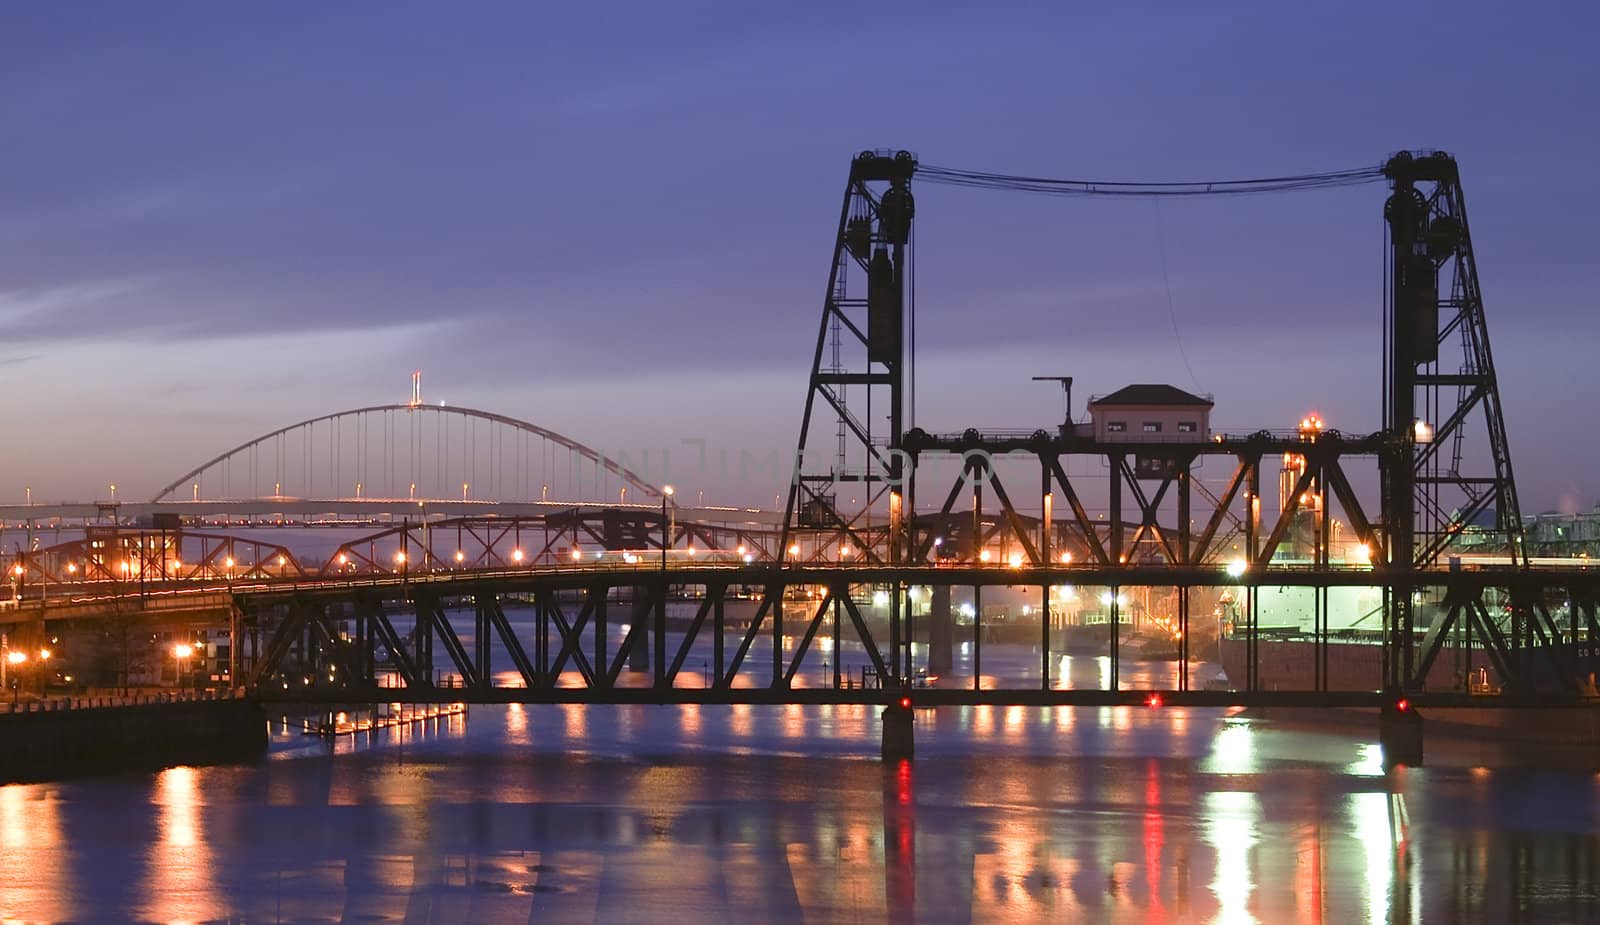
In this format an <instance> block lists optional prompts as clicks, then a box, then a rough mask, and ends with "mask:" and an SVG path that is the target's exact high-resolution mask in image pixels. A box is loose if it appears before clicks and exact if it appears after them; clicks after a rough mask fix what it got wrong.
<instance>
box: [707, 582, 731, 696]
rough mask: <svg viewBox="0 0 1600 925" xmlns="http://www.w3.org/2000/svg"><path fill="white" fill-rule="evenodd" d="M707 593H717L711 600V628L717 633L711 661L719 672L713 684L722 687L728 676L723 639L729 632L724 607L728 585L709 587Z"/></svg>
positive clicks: (713, 639) (712, 645)
mask: <svg viewBox="0 0 1600 925" xmlns="http://www.w3.org/2000/svg"><path fill="white" fill-rule="evenodd" d="M706 593H707V594H715V595H716V597H715V598H713V599H712V602H711V628H712V629H713V630H714V631H715V632H716V635H715V636H714V637H713V638H712V640H711V663H712V666H713V667H714V668H716V672H717V673H716V675H715V676H714V677H715V681H714V683H713V686H714V687H721V686H722V679H723V678H725V677H727V676H728V666H727V658H726V653H725V649H724V646H725V645H726V640H724V639H723V634H724V633H726V632H727V626H726V621H725V620H724V614H723V609H722V605H723V601H724V600H725V599H726V598H727V596H728V586H727V585H726V584H723V585H719V586H716V587H707V588H706Z"/></svg>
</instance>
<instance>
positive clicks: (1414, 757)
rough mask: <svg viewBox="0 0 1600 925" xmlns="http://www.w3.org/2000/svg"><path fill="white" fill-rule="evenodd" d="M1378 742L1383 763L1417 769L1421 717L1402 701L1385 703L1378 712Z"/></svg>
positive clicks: (1420, 749) (1419, 752) (1419, 758)
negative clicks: (1381, 748) (1381, 749)
mask: <svg viewBox="0 0 1600 925" xmlns="http://www.w3.org/2000/svg"><path fill="white" fill-rule="evenodd" d="M1378 743H1379V744H1380V745H1382V746H1383V763H1384V765H1385V766H1389V767H1393V766H1394V765H1397V764H1403V765H1408V766H1411V767H1418V766H1420V765H1421V764H1422V716H1421V714H1419V713H1418V712H1417V708H1416V707H1414V706H1412V705H1411V704H1409V703H1407V702H1406V700H1405V699H1404V698H1401V699H1400V700H1397V701H1395V702H1394V703H1392V704H1386V705H1385V706H1384V707H1383V708H1382V709H1381V710H1380V711H1379V713H1378Z"/></svg>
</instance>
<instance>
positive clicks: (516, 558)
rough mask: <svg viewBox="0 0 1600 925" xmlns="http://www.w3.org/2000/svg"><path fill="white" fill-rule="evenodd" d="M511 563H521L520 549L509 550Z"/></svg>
mask: <svg viewBox="0 0 1600 925" xmlns="http://www.w3.org/2000/svg"><path fill="white" fill-rule="evenodd" d="M511 561H513V562H521V561H522V550H520V549H513V550H511Z"/></svg>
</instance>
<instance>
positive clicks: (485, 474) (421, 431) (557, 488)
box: [151, 403, 661, 503]
mask: <svg viewBox="0 0 1600 925" xmlns="http://www.w3.org/2000/svg"><path fill="white" fill-rule="evenodd" d="M623 455H624V454H621V453H618V454H614V455H607V454H606V453H603V452H601V451H599V450H596V449H594V448H592V447H589V446H586V445H584V444H582V443H579V442H578V441H576V440H574V439H572V438H571V437H567V436H564V435H562V434H559V433H557V432H555V431H553V430H550V429H549V428H546V427H540V426H539V425H537V424H532V423H529V422H528V421H524V420H519V419H517V418H513V417H509V416H507V415H503V414H497V413H495V412H492V411H480V410H477V409H474V408H463V407H453V406H445V405H428V404H421V403H418V404H406V405H373V406H371V407H367V408H355V409H352V410H349V411H339V412H335V413H333V414H325V415H322V416H320V417H315V418H310V419H308V420H304V421H300V422H298V423H295V424H290V425H288V426H287V427H280V428H278V429H277V430H274V431H272V432H271V433H267V434H263V435H262V436H260V437H256V438H255V439H253V440H248V441H246V442H244V443H241V444H239V445H238V446H236V447H234V448H233V449H231V450H228V451H227V452H224V453H220V454H218V455H217V456H215V457H213V458H211V459H209V460H207V461H206V462H204V463H202V464H200V465H199V466H196V467H195V468H193V469H191V470H189V471H188V472H186V473H184V474H183V475H181V476H179V477H178V478H176V479H174V480H173V481H172V482H171V484H168V485H167V486H165V487H164V488H162V489H161V490H160V491H159V492H157V493H156V495H155V497H154V498H152V499H151V502H152V503H156V502H161V501H188V500H198V499H200V498H206V499H214V498H218V497H221V498H232V499H239V498H290V497H294V498H323V499H338V498H346V499H348V498H401V499H409V500H428V499H451V500H457V499H459V500H467V499H469V498H472V499H484V500H518V501H529V500H535V501H544V500H563V501H579V500H589V501H605V500H608V499H612V498H617V499H618V500H622V501H627V500H629V499H628V498H627V495H628V494H629V493H630V492H632V493H633V494H634V496H635V497H634V500H641V501H642V500H646V499H655V500H659V499H660V498H661V489H660V488H659V487H657V486H656V485H653V484H651V483H649V482H648V481H646V480H645V478H644V477H643V476H641V475H640V474H639V473H637V472H636V471H634V470H633V469H632V468H630V467H629V466H628V465H626V464H625V459H624V458H623Z"/></svg>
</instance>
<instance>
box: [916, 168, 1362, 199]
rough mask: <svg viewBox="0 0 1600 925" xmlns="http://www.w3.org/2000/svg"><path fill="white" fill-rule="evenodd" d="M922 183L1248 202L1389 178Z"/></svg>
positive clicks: (922, 176) (978, 175)
mask: <svg viewBox="0 0 1600 925" xmlns="http://www.w3.org/2000/svg"><path fill="white" fill-rule="evenodd" d="M917 179H918V180H921V181H923V182H926V183H942V184H945V185H946V186H965V187H969V188H973V189H995V190H1009V191H1012V192H1022V193H1044V194H1047V195H1052V196H1245V195H1252V194H1257V193H1283V192H1295V191H1299V190H1312V189H1328V188H1331V187H1340V186H1359V185H1362V184H1365V183H1376V182H1378V181H1380V180H1383V179H1384V175H1383V168H1382V167H1381V166H1372V167H1360V168H1356V169H1352V170H1334V171H1328V172H1324V173H1310V174H1301V175H1298V176H1284V177H1260V178H1257V179H1252V180H1192V181H1170V182H1167V181H1155V182H1144V181H1126V180H1070V179H1057V178H1053V177H1029V176H1014V175H1011V174H1003V173H988V172H984V171H978V170H961V169H958V168H954V167H934V166H930V165H927V164H923V165H920V166H919V167H918V168H917Z"/></svg>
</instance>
